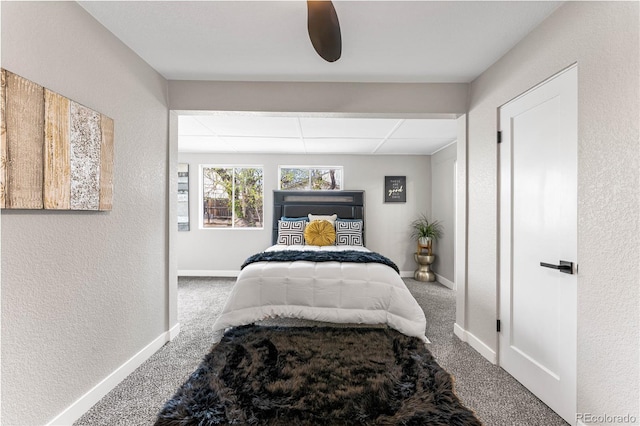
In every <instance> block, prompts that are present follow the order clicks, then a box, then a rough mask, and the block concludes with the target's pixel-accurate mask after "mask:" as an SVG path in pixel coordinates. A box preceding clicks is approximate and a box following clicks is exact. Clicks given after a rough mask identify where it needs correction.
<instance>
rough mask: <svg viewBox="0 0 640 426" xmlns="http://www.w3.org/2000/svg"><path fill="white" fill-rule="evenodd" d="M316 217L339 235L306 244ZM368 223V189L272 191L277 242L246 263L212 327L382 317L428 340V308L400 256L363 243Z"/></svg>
mask: <svg viewBox="0 0 640 426" xmlns="http://www.w3.org/2000/svg"><path fill="white" fill-rule="evenodd" d="M311 219H318V220H313V221H312V220H311ZM331 219H333V222H332V221H331ZM311 224H313V225H314V226H316V225H317V226H316V227H320V228H322V229H325V230H328V231H329V232H330V231H331V229H330V228H329V224H330V225H331V226H332V227H333V230H334V232H335V243H334V244H329V245H326V242H323V243H319V245H315V244H306V242H308V241H309V239H308V238H306V237H308V235H306V237H305V238H306V239H305V238H302V239H301V237H300V231H301V229H302V232H303V235H304V233H305V232H306V233H307V234H308V233H309V231H310V228H312V226H311ZM364 225H365V222H364V191H309V192H307V191H274V219H273V226H272V231H273V233H272V243H273V245H272V246H270V247H268V248H267V249H266V250H265V251H264V252H261V253H256V254H255V255H254V256H251V257H250V258H248V259H247V261H246V262H245V264H243V265H242V270H241V272H240V274H239V275H238V279H237V282H236V284H235V285H234V288H233V290H232V292H231V294H230V295H229V298H228V300H227V302H226V304H225V306H224V308H223V311H222V314H221V315H220V316H219V317H218V319H217V320H216V322H215V324H214V331H215V332H217V333H218V335H219V334H221V333H222V332H223V331H224V330H226V329H228V328H231V327H237V326H242V325H247V324H252V323H256V322H259V321H263V320H267V319H272V318H295V319H302V320H311V321H319V322H322V323H337V324H368V325H381V324H382V325H386V326H388V327H391V328H393V329H396V330H398V331H400V332H401V333H403V334H405V335H407V336H413V337H417V338H419V339H420V340H422V341H423V342H428V339H427V338H426V336H425V328H426V320H425V316H424V312H423V311H422V308H421V307H420V306H419V305H418V303H417V301H416V300H415V298H414V297H413V296H412V295H411V293H410V292H409V289H408V288H407V287H406V285H405V284H404V282H403V281H402V279H401V277H400V275H399V271H398V269H397V267H396V266H395V264H394V263H393V262H392V261H390V260H389V259H387V258H386V257H384V256H382V255H380V254H378V253H374V252H372V251H371V250H369V249H368V248H366V247H365V245H364V235H365V233H364ZM323 227H325V228H323ZM314 229H315V228H314ZM323 235H324V234H323ZM323 235H319V237H322V236H323ZM311 241H312V242H317V241H319V240H317V239H316V240H311Z"/></svg>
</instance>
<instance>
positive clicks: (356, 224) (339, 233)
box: [336, 219, 363, 246]
mask: <svg viewBox="0 0 640 426" xmlns="http://www.w3.org/2000/svg"><path fill="white" fill-rule="evenodd" d="M336 245H337V246H362V245H363V243H362V220H361V219H350V220H343V219H338V220H336Z"/></svg>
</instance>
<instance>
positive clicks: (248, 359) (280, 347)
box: [155, 326, 481, 426]
mask: <svg viewBox="0 0 640 426" xmlns="http://www.w3.org/2000/svg"><path fill="white" fill-rule="evenodd" d="M219 424H239V425H240V424H255V425H286V426H297V425H316V424H318V425H326V426H329V425H460V426H462V425H481V423H480V421H478V419H477V418H476V417H475V416H474V415H473V413H472V412H471V411H470V410H468V409H467V408H465V407H464V406H463V405H462V404H461V403H460V400H459V399H458V398H457V396H456V395H455V394H454V392H453V385H452V380H451V376H450V375H449V373H447V372H446V371H445V370H443V369H442V368H441V367H440V366H439V365H438V364H437V363H436V361H435V360H434V359H433V356H432V355H431V353H430V352H429V351H428V350H427V349H426V348H425V347H424V344H423V343H422V342H420V340H418V339H417V338H415V337H408V336H405V335H403V334H401V333H399V332H397V331H395V330H392V329H373V328H360V329H358V328H324V327H323V328H320V327H304V328H302V327H300V328H298V327H291V328H285V327H261V326H245V327H238V328H234V329H232V330H230V331H228V332H227V333H226V334H225V336H224V337H223V339H222V340H221V342H220V343H218V344H217V345H215V346H214V347H213V349H212V351H211V352H210V353H209V354H208V355H207V356H206V357H205V359H204V361H203V362H202V364H200V366H199V367H198V369H197V370H196V371H195V372H194V373H193V374H192V375H191V377H190V378H189V379H188V380H187V381H186V382H185V384H184V385H182V387H181V388H180V389H178V391H177V393H176V394H175V396H174V397H173V398H172V399H171V400H169V401H168V402H167V403H166V404H165V406H164V408H163V409H162V410H161V411H160V413H159V414H158V419H157V421H156V423H155V425H156V426H165V425H199V426H204V425H219Z"/></svg>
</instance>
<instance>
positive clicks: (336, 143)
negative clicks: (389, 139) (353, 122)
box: [304, 138, 382, 154]
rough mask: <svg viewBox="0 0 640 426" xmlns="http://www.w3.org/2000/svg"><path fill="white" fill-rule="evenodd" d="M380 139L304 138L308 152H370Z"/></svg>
mask: <svg viewBox="0 0 640 426" xmlns="http://www.w3.org/2000/svg"><path fill="white" fill-rule="evenodd" d="M381 140H382V139H346V138H325V139H310V138H305V140H304V143H305V148H306V151H307V152H308V153H309V154H372V153H373V150H374V149H376V147H377V146H378V144H380V142H381Z"/></svg>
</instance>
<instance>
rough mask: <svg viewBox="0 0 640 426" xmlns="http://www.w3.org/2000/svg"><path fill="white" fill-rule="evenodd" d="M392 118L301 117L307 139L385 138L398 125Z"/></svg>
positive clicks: (303, 131) (303, 132)
mask: <svg viewBox="0 0 640 426" xmlns="http://www.w3.org/2000/svg"><path fill="white" fill-rule="evenodd" d="M398 121H400V120H397V119H391V118H333V117H331V118H329V117H327V118H320V117H301V118H300V124H301V126H302V134H303V136H304V137H305V138H341V137H342V138H362V139H366V138H381V139H382V138H385V137H387V135H388V134H389V133H390V132H391V130H393V128H394V127H395V126H396V125H397V124H398Z"/></svg>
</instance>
